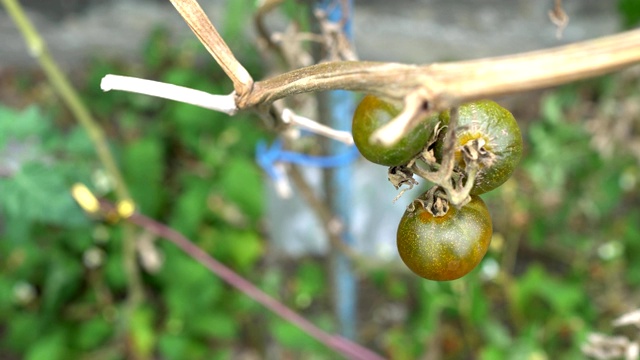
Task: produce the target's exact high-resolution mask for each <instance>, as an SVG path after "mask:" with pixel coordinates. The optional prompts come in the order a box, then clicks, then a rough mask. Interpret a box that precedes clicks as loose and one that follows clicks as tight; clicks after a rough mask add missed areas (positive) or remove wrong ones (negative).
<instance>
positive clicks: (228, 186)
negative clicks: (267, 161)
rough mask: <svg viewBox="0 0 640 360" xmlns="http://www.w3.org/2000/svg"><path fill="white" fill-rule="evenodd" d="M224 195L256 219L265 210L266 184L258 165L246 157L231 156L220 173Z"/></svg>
mask: <svg viewBox="0 0 640 360" xmlns="http://www.w3.org/2000/svg"><path fill="white" fill-rule="evenodd" d="M220 188H221V191H222V192H223V194H224V197H225V198H227V199H229V200H231V201H233V202H235V203H236V204H237V205H238V206H239V207H240V208H241V209H242V210H243V212H244V213H245V214H247V215H248V216H250V217H251V218H252V219H253V220H254V221H256V220H258V218H259V217H260V215H261V214H262V212H263V210H264V201H265V199H264V186H263V184H262V174H261V172H260V171H259V170H258V167H257V165H256V164H255V163H254V162H253V161H250V160H248V159H246V158H231V159H229V161H228V162H227V163H226V164H225V167H224V170H223V172H222V174H221V175H220Z"/></svg>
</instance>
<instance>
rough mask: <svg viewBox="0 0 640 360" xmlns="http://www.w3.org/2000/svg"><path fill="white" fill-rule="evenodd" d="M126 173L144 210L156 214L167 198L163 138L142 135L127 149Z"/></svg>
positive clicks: (133, 193) (130, 185)
mask: <svg viewBox="0 0 640 360" xmlns="http://www.w3.org/2000/svg"><path fill="white" fill-rule="evenodd" d="M122 162H123V173H124V175H125V178H126V182H127V184H128V186H129V189H130V190H131V193H132V196H133V198H134V200H135V201H136V203H137V204H139V206H140V208H141V211H142V213H144V214H147V215H149V216H154V215H156V214H157V213H158V211H159V210H160V204H161V203H162V200H163V198H164V184H163V182H162V180H163V175H164V162H165V159H164V150H163V148H162V142H161V139H158V138H150V137H149V138H143V139H139V140H138V141H135V142H133V143H131V144H129V145H128V146H127V147H126V148H125V149H124V154H123V160H122Z"/></svg>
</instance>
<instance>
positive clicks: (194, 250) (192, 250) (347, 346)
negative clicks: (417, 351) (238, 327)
mask: <svg viewBox="0 0 640 360" xmlns="http://www.w3.org/2000/svg"><path fill="white" fill-rule="evenodd" d="M127 221H129V222H131V223H133V224H136V225H138V226H140V227H142V228H144V229H145V230H147V231H149V232H150V233H153V234H155V235H157V236H159V237H162V238H165V239H167V240H169V241H171V242H172V243H174V244H175V245H176V246H177V247H179V248H180V249H182V251H184V252H185V253H187V254H188V255H189V256H191V257H192V258H194V259H196V260H197V261H198V262H199V263H200V264H202V265H204V266H205V267H206V268H208V269H209V270H211V272H213V273H214V274H216V275H218V276H219V277H220V278H221V279H222V280H224V281H225V282H226V283H227V284H229V285H231V286H233V287H234V288H236V289H238V290H239V291H241V292H243V293H244V294H246V295H247V296H249V297H250V298H252V299H254V300H255V301H257V302H258V303H260V304H262V305H263V306H264V307H266V308H267V309H269V310H271V311H273V312H274V313H276V314H277V315H279V316H280V317H282V318H283V319H284V320H287V321H288V322H290V323H292V324H294V325H296V326H297V327H299V328H300V329H301V330H303V331H304V332H306V333H307V334H309V335H310V336H312V337H314V338H315V339H316V340H318V341H320V342H321V343H323V344H325V345H326V346H328V347H330V348H332V349H334V350H335V351H336V352H338V353H341V354H342V355H344V356H345V357H347V358H349V359H361V360H374V359H375V360H382V359H383V358H382V357H381V356H380V355H378V354H376V353H374V352H373V351H371V350H369V349H367V348H365V347H362V346H360V345H358V344H356V343H354V342H352V341H350V340H348V339H346V338H344V337H342V336H339V335H331V334H329V333H327V332H325V331H323V330H322V329H320V328H318V327H317V326H315V325H314V324H313V323H311V322H310V321H308V320H307V319H305V318H304V317H302V316H300V315H299V314H297V313H296V312H294V311H293V310H291V309H289V308H288V307H286V306H285V305H284V304H282V303H280V302H279V301H277V300H276V299H274V298H272V297H271V296H269V295H267V294H266V293H265V292H263V291H262V290H260V289H259V288H257V287H256V286H255V285H253V284H252V283H250V282H249V281H247V280H246V279H244V278H243V277H242V276H240V275H238V274H237V273H235V272H234V271H233V270H231V269H230V268H228V267H226V266H225V265H224V264H222V263H220V262H219V261H217V260H216V259H214V258H212V257H211V256H210V255H209V254H207V253H206V252H205V251H204V250H202V249H200V248H199V247H198V246H197V245H195V244H194V243H193V242H191V241H190V240H189V239H187V238H186V237H185V236H184V235H182V234H180V233H179V232H177V231H175V230H173V229H172V228H170V227H168V226H166V225H164V224H161V223H159V222H157V221H155V220H153V219H151V218H149V217H146V216H144V215H142V214H137V213H136V214H133V215H132V216H131V217H129V218H128V219H127Z"/></svg>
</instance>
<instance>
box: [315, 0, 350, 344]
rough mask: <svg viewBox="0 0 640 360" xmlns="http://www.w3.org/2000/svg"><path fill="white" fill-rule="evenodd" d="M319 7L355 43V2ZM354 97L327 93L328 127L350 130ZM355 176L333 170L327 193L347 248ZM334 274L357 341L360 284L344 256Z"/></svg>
mask: <svg viewBox="0 0 640 360" xmlns="http://www.w3.org/2000/svg"><path fill="white" fill-rule="evenodd" d="M317 6H318V7H319V8H320V9H322V10H323V11H324V12H325V13H326V14H327V16H328V20H329V21H331V22H336V23H342V24H343V26H344V28H343V31H344V33H345V35H346V36H347V38H348V39H349V41H353V34H352V17H353V16H352V15H353V1H352V0H318V2H317ZM353 95H354V94H353V93H351V92H348V91H343V90H336V91H330V92H329V93H328V94H327V99H328V101H327V102H328V104H327V105H328V106H327V108H328V110H329V112H330V118H329V119H330V120H329V124H330V125H331V127H333V128H335V129H339V130H347V131H350V130H351V119H352V116H353V112H354V110H355V98H354V96H353ZM330 150H331V152H332V154H342V153H346V152H349V151H350V150H352V149H349V147H348V146H347V145H345V144H342V143H339V142H337V141H332V142H331V146H330ZM352 175H353V165H352V163H350V164H346V165H342V166H337V167H335V168H333V169H332V170H331V176H330V179H329V182H330V184H329V185H330V186H329V188H330V189H332V191H331V192H330V193H329V194H328V196H329V197H330V203H331V205H332V208H333V211H334V214H335V215H337V216H338V217H339V218H340V219H341V220H342V222H343V225H344V232H343V239H342V240H343V241H344V242H345V243H346V244H348V245H353V243H354V239H353V237H352V235H351V210H352V209H353V208H354V206H353V199H352V196H351V194H352V189H351V184H352V181H351V178H352ZM332 256H333V259H332V260H333V261H332V262H333V264H334V266H335V268H334V271H333V276H334V279H333V282H334V286H335V288H334V291H335V293H334V304H335V306H336V311H337V317H338V321H339V323H340V329H341V333H342V335H343V336H345V337H347V338H350V339H355V337H356V328H357V326H356V318H357V302H358V296H357V295H358V292H357V282H356V277H355V275H354V273H353V268H352V264H351V262H350V260H349V259H348V258H347V257H346V256H344V255H343V254H341V253H337V252H334V254H332Z"/></svg>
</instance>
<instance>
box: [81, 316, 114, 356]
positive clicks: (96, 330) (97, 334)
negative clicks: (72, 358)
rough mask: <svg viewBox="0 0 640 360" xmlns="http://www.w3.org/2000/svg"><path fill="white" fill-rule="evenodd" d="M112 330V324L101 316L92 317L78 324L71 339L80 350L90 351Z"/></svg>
mask: <svg viewBox="0 0 640 360" xmlns="http://www.w3.org/2000/svg"><path fill="white" fill-rule="evenodd" d="M113 332H114V324H110V323H108V322H107V321H105V320H104V319H103V318H102V317H94V318H91V319H89V320H87V321H83V322H82V323H80V324H78V328H77V330H76V331H75V332H74V336H73V340H74V342H75V344H76V346H77V347H78V348H79V349H80V350H81V351H90V350H92V349H96V348H98V347H99V346H101V345H103V344H104V343H105V342H106V340H107V339H108V338H109V337H110V336H111V335H112V334H113Z"/></svg>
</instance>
